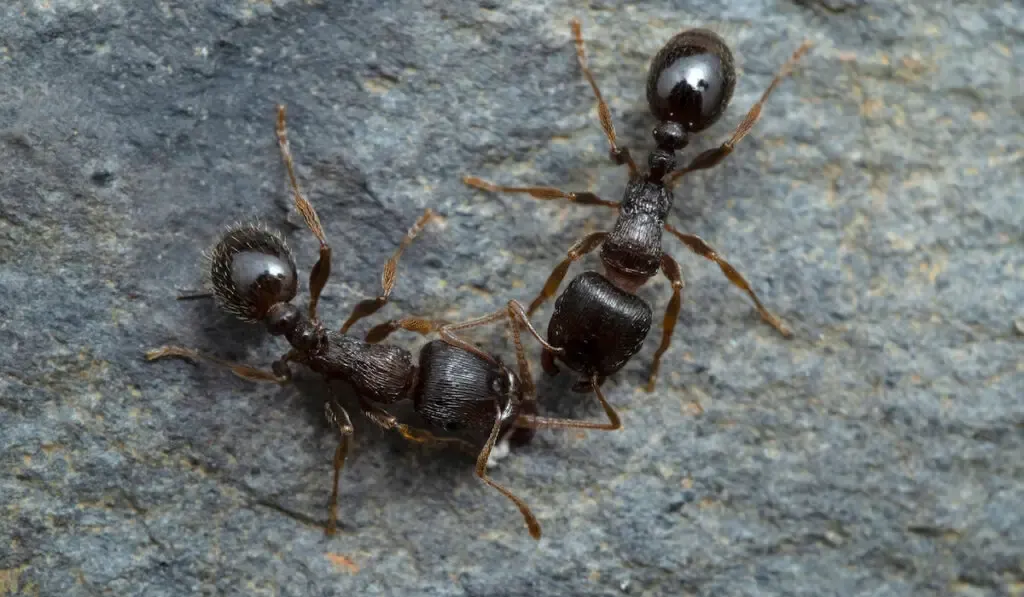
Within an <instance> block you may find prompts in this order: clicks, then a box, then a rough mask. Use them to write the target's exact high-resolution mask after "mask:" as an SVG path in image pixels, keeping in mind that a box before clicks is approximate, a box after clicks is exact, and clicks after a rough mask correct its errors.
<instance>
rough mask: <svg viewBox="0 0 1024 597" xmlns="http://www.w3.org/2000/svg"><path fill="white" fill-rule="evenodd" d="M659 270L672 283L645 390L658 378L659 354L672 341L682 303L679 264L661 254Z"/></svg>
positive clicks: (648, 389) (663, 351)
mask: <svg viewBox="0 0 1024 597" xmlns="http://www.w3.org/2000/svg"><path fill="white" fill-rule="evenodd" d="M661 271H662V273H664V274H665V277H666V278H668V280H669V282H671V283H672V299H671V300H669V302H668V307H666V308H665V319H664V321H663V322H662V324H661V345H659V346H658V350H657V351H656V352H655V353H654V362H653V363H652V364H651V376H650V378H648V380H647V391H648V392H653V391H654V383H655V380H657V378H658V366H659V365H660V364H661V355H663V354H665V351H666V350H668V347H669V344H671V343H672V332H673V331H675V329H676V320H677V319H679V307H680V306H681V305H682V302H683V299H682V291H683V274H682V273H681V272H680V271H679V264H678V263H676V260H675V259H672V257H670V256H669V255H668V254H667V253H666V254H663V255H662V256H661Z"/></svg>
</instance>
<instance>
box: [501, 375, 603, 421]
mask: <svg viewBox="0 0 1024 597" xmlns="http://www.w3.org/2000/svg"><path fill="white" fill-rule="evenodd" d="M590 388H591V389H592V390H593V391H594V394H595V395H596V396H597V400H598V402H600V403H601V407H602V408H604V413H605V414H606V415H607V416H608V422H607V423H598V422H597V421H580V420H577V419H552V418H548V417H538V416H536V415H519V416H518V417H516V427H525V428H528V429H554V428H560V429H603V430H606V431H615V430H616V429H622V421H621V420H620V419H619V413H617V412H615V409H614V408H612V405H611V404H608V400H606V399H605V397H604V393H603V392H602V391H601V385H600V383H599V382H598V379H597V377H596V376H595V377H592V378H591V379H590Z"/></svg>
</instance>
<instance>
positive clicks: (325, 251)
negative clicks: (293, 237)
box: [277, 104, 331, 321]
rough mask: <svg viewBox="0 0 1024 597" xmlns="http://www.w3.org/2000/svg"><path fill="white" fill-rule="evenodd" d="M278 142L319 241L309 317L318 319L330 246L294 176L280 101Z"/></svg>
mask: <svg viewBox="0 0 1024 597" xmlns="http://www.w3.org/2000/svg"><path fill="white" fill-rule="evenodd" d="M277 145H278V147H280V148H281V159H283V160H284V167H285V170H286V171H287V172H288V184H289V185H290V186H291V189H292V195H293V196H294V197H295V208H296V209H298V210H299V213H300V214H302V219H303V220H305V221H306V226H308V227H309V230H310V231H311V232H312V233H313V236H315V237H316V239H317V240H318V241H319V242H320V257H319V259H317V261H316V265H314V266H313V269H312V270H311V271H310V272H309V318H310V319H312V320H313V321H316V305H317V303H318V302H319V301H320V293H321V292H323V289H324V285H326V284H327V278H329V277H330V276H331V247H330V245H328V244H327V238H326V237H325V236H324V229H323V227H322V226H320V216H318V215H316V210H315V209H313V204H312V203H310V202H309V201H308V200H307V199H306V198H305V197H303V196H302V191H301V190H299V179H298V177H296V176H295V163H294V160H292V151H291V146H290V144H289V143H288V131H287V129H286V128H285V107H284V105H280V104H279V105H278V106H277Z"/></svg>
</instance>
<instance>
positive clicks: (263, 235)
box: [210, 225, 298, 321]
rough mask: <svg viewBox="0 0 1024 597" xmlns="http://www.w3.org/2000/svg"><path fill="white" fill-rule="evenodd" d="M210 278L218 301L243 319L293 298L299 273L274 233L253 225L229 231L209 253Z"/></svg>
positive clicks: (259, 316) (261, 315) (260, 315)
mask: <svg viewBox="0 0 1024 597" xmlns="http://www.w3.org/2000/svg"><path fill="white" fill-rule="evenodd" d="M211 261H212V264H211V268H210V277H211V279H212V282H213V288H214V294H215V295H216V297H217V300H218V302H219V303H220V304H221V306H222V307H224V309H225V310H227V311H228V312H230V313H233V314H234V315H236V316H238V317H239V318H241V319H243V320H246V321H260V320H262V319H263V318H264V317H265V316H266V314H267V312H268V311H269V310H270V307H271V306H273V305H274V304H276V303H286V302H288V301H290V300H291V299H293V298H294V297H295V293H296V292H297V290H298V276H297V273H296V269H295V260H294V258H293V257H292V254H291V251H290V250H289V249H288V246H287V245H286V244H285V243H284V240H282V239H281V238H280V237H278V236H277V235H275V234H273V233H271V232H269V231H268V230H265V229H263V228H260V227H258V226H255V225H246V226H241V227H238V228H233V229H231V230H229V231H228V232H227V233H226V234H225V235H224V238H222V239H221V241H220V242H219V243H217V246H216V247H214V248H213V251H212V253H211Z"/></svg>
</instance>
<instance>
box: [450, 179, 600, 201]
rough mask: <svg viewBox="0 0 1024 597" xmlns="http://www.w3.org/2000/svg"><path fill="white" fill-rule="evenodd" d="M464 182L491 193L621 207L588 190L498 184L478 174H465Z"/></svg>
mask: <svg viewBox="0 0 1024 597" xmlns="http://www.w3.org/2000/svg"><path fill="white" fill-rule="evenodd" d="M462 182H463V184H465V185H466V186H469V187H473V188H474V189H480V190H481V191H487V192H489V193H523V194H526V195H529V196H531V197H533V198H534V199H540V200H541V201H550V200H552V199H568V200H569V201H570V202H572V203H579V204H580V205H601V206H604V207H612V208H615V209H618V208H619V202H618V201H606V200H604V199H601V198H600V197H598V196H597V195H595V194H594V193H588V192H579V193H576V192H572V191H563V190H560V189H556V188H554V187H506V186H502V185H496V184H494V183H493V182H488V181H486V180H484V179H482V178H477V177H476V176H463V177H462Z"/></svg>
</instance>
